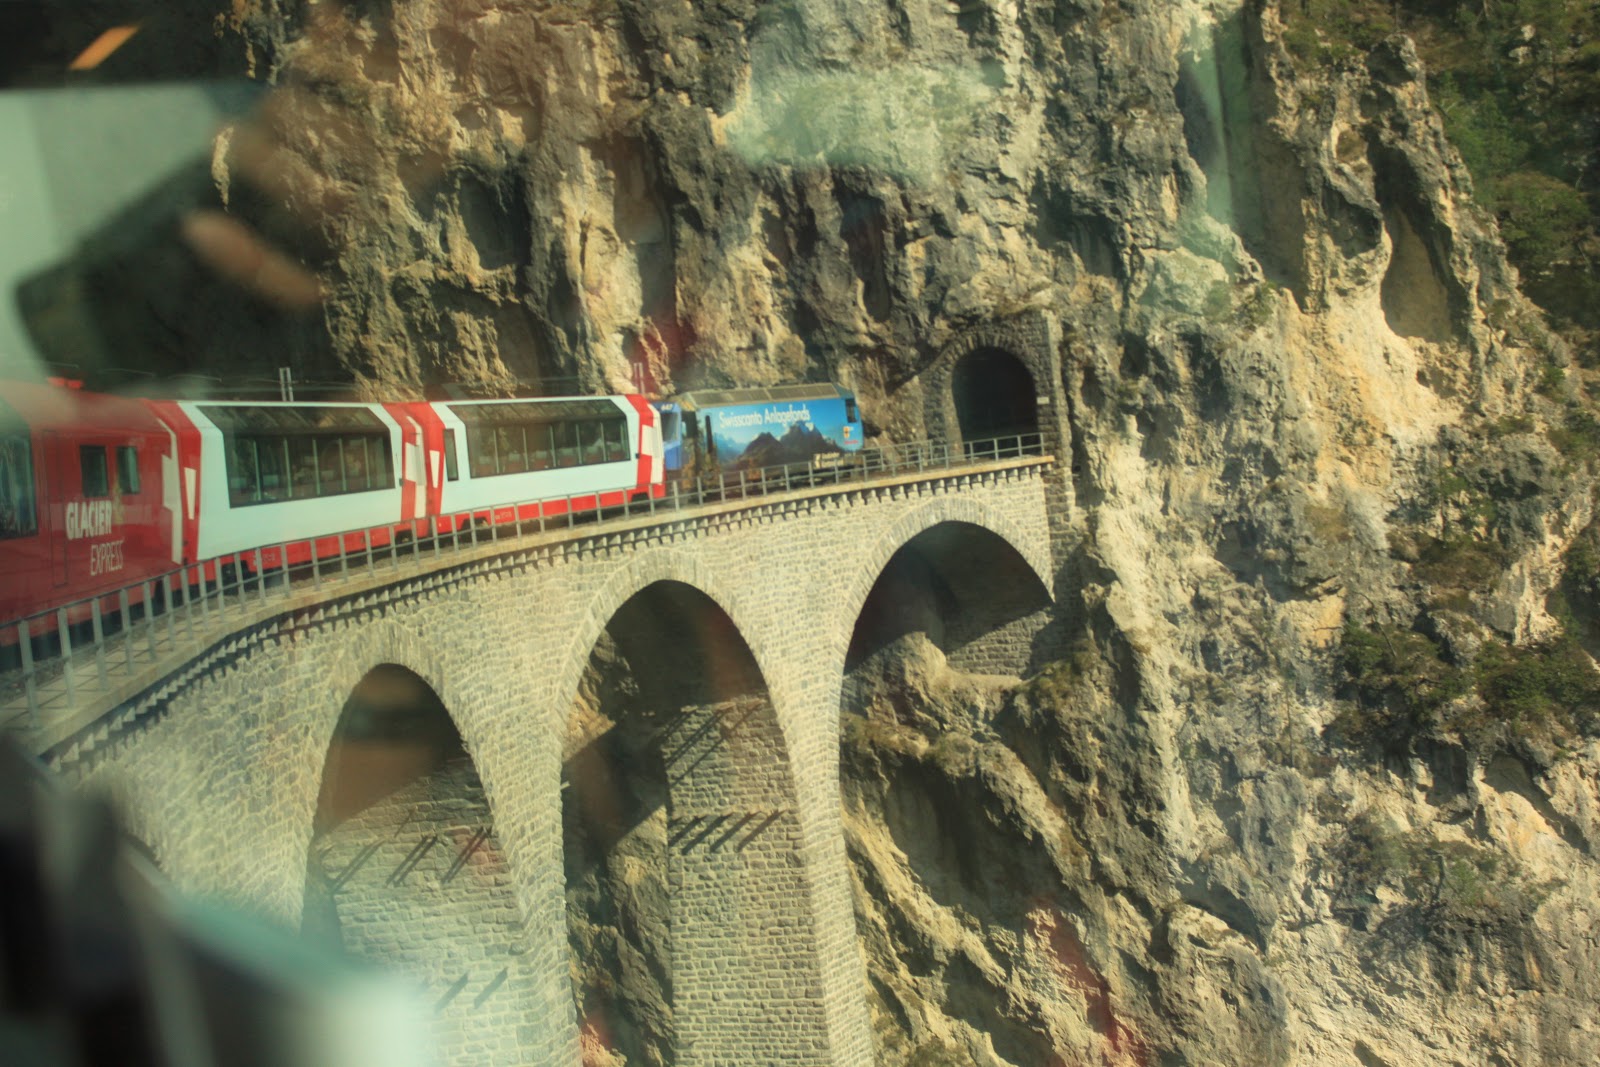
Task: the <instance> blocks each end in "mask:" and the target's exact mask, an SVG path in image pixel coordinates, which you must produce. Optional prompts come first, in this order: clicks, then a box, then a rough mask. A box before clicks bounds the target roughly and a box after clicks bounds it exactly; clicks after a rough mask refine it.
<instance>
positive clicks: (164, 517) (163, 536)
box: [0, 382, 176, 643]
mask: <svg viewBox="0 0 1600 1067" xmlns="http://www.w3.org/2000/svg"><path fill="white" fill-rule="evenodd" d="M175 447H176V446H175V442H174V440H173V437H172V434H171V433H169V431H168V428H167V427H166V426H165V425H163V424H162V423H161V421H160V420H159V419H157V418H156V417H155V415H154V414H153V413H152V412H151V411H150V409H149V408H148V407H146V406H145V405H144V404H142V403H140V402H139V401H136V400H128V399H124V398H120V397H112V396H101V395H97V394H93V393H85V392H80V391H76V390H69V389H60V388H56V387H54V386H48V385H34V384H31V383H21V382H7V383H6V384H5V386H4V388H3V390H0V620H11V619H18V618H22V617H24V616H27V615H30V614H33V613H35V612H38V611H40V610H43V609H45V608H51V607H59V606H62V605H65V604H69V603H73V602H75V601H82V600H83V599H84V598H87V597H93V596H95V595H97V594H104V593H112V592H116V591H117V590H119V589H123V588H127V587H129V586H133V587H135V588H134V590H133V593H132V596H133V598H134V599H135V600H137V599H138V597H139V595H140V594H139V591H138V588H137V587H138V584H139V583H140V582H142V581H144V580H146V579H150V578H155V577H157V576H159V575H161V574H164V573H167V572H169V571H171V570H172V569H173V567H174V566H176V556H175V554H174V537H173V529H174V514H175V512H174V506H175V503H176V501H175V498H174V497H173V495H172V494H171V492H170V491H169V490H170V487H171V486H172V485H173V483H172V481H171V479H170V477H169V476H168V475H169V473H170V472H171V470H172V469H173V466H174V464H173V459H174V453H175ZM89 614H90V609H89V608H88V607H86V606H83V605H77V606H75V607H74V608H73V610H72V611H71V612H70V613H69V621H71V622H73V623H78V622H82V621H84V619H86V618H88V616H89ZM8 631H9V632H8V633H7V634H5V635H4V636H3V637H0V641H3V642H4V643H11V642H14V641H15V640H16V633H15V630H14V628H8Z"/></svg>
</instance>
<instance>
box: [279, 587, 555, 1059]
mask: <svg viewBox="0 0 1600 1067" xmlns="http://www.w3.org/2000/svg"><path fill="white" fill-rule="evenodd" d="M336 632H337V633H338V635H339V637H340V647H338V648H337V649H336V650H335V653H334V657H333V658H334V659H335V663H334V664H333V665H332V668H331V670H330V671H329V675H330V688H329V690H327V691H328V692H331V693H332V694H334V695H336V696H337V695H340V694H341V693H342V694H345V695H347V699H346V700H345V701H342V702H340V703H338V704H336V705H335V707H336V708H337V713H336V714H331V715H327V714H318V717H317V719H316V722H315V726H314V730H313V735H314V737H315V739H316V740H315V741H314V742H312V743H313V744H316V745H317V746H318V748H317V751H318V758H317V762H316V766H317V767H318V768H319V773H318V774H317V775H316V776H315V777H314V778H312V779H311V786H312V789H313V793H312V796H311V810H310V811H309V812H308V813H307V816H308V817H307V818H305V819H303V820H301V823H302V825H304V826H306V828H307V832H306V834H305V840H304V844H303V849H302V852H301V855H302V857H303V858H304V859H303V862H304V868H303V870H304V885H305V893H304V897H303V899H304V902H305V903H304V906H303V908H302V910H301V915H300V921H301V927H302V930H303V931H304V932H305V934H306V935H307V936H308V937H312V938H314V939H315V940H317V941H318V942H319V943H321V944H324V945H342V947H343V948H344V949H345V951H346V952H348V953H349V954H350V955H351V956H353V957H355V958H357V959H361V960H363V961H366V962H369V963H376V964H379V965H382V966H385V967H387V968H390V969H393V970H395V971H396V972H397V973H399V974H401V975H403V976H404V977H405V978H407V979H408V980H410V981H411V982H413V983H414V984H415V985H416V986H417V988H418V989H419V995H420V996H421V997H422V998H424V1000H425V1002H430V1003H431V1006H432V1008H433V1012H432V1016H433V1020H434V1027H435V1034H434V1036H435V1039H436V1041H437V1042H438V1045H439V1052H440V1054H441V1057H442V1059H443V1061H444V1062H446V1063H451V1064H460V1065H463V1067H464V1065H466V1064H474V1065H476V1064H491V1065H501V1064H505V1065H510V1064H515V1063H520V1062H524V1059H523V1053H524V1051H525V1050H522V1049H521V1048H520V1045H521V1043H522V1042H521V1040H520V1036H519V1035H520V1031H521V1030H522V1029H523V1028H525V1027H526V1026H527V1022H528V1019H529V1018H531V1017H538V1016H539V1015H540V1014H542V998H541V989H540V988H539V982H538V979H537V976H536V975H534V974H533V973H531V972H530V971H529V969H527V968H525V967H523V966H522V965H521V962H520V961H521V959H522V957H523V956H525V955H526V953H527V952H528V949H529V944H528V929H529V923H528V921H527V914H526V910H525V907H524V905H523V901H522V898H521V894H520V892H519V890H520V885H521V882H522V881H523V879H521V878H519V877H517V874H516V872H515V871H514V870H513V866H514V864H513V857H512V856H511V855H510V854H509V853H510V850H506V851H505V852H502V850H501V840H500V828H499V826H498V825H497V824H498V822H499V815H500V809H499V807H498V805H497V804H496V803H495V788H496V787H495V784H494V783H493V782H492V781H491V780H490V775H489V774H488V773H486V772H484V770H483V764H484V763H487V764H488V765H489V766H491V767H494V766H497V765H498V763H499V761H500V754H499V753H498V752H497V751H496V750H495V748H494V747H493V746H490V745H487V744H485V743H484V742H483V740H482V737H481V728H482V724H481V723H480V721H479V716H480V715H481V714H482V712H483V710H484V709H482V708H480V707H479V706H478V705H476V704H474V703H471V702H468V701H469V700H470V698H469V697H468V696H467V694H468V693H470V692H472V691H473V689H472V688H471V683H472V679H471V678H470V677H466V676H464V675H465V672H464V671H461V670H457V671H452V672H449V673H446V672H445V670H444V664H443V663H441V661H440V658H439V656H438V655H437V654H436V653H435V652H434V651H433V649H432V648H430V647H429V643H428V642H425V641H424V640H422V635H421V634H419V633H416V632H414V631H412V630H411V629H410V628H408V627H405V626H403V625H401V624H399V623H396V622H394V621H391V620H382V619H374V620H369V621H368V622H367V624H366V625H364V626H362V627H351V628H341V629H340V630H338V631H336ZM411 664H418V665H420V666H421V667H422V670H416V669H415V668H413V667H412V666H411ZM363 668H365V669H363ZM375 678H382V679H386V680H387V682H386V684H390V685H399V686H402V687H406V688H405V689H403V690H402V691H401V692H400V693H399V694H398V695H397V697H396V698H395V699H396V700H398V701H399V702H401V703H403V702H405V701H406V700H411V699H416V700H419V701H422V702H423V703H424V704H425V705H426V706H425V707H423V708H420V709H414V710H416V711H418V712H419V716H418V717H414V719H413V721H414V722H416V723H418V724H420V725H421V726H422V727H423V728H424V730H425V731H426V735H425V736H422V737H420V738H419V736H416V735H413V736H410V737H408V738H405V739H403V740H401V742H400V743H398V744H394V745H382V744H380V745H375V746H373V749H374V751H376V752H377V753H379V754H380V756H386V757H389V760H388V762H387V765H386V763H385V762H384V761H383V760H382V759H380V761H379V762H377V763H374V762H371V760H370V755H371V753H370V752H369V753H368V757H367V759H368V762H366V763H365V765H364V766H363V767H362V770H363V771H365V772H367V773H376V774H383V773H385V772H394V771H395V770H396V769H397V768H396V766H395V765H394V762H393V758H394V757H396V756H397V755H398V757H399V758H401V759H410V760H411V761H412V762H413V763H414V765H413V766H409V767H405V768H403V769H401V770H400V773H398V774H394V775H393V777H392V778H391V779H390V780H389V781H387V782H384V783H382V784H381V786H380V787H379V788H377V789H376V790H373V791H371V792H370V794H369V795H366V796H360V797H358V800H359V803H357V804H354V805H352V806H351V807H349V808H346V809H342V810H340V809H337V796H338V794H337V793H336V791H335V789H334V786H335V784H336V783H334V782H332V781H330V776H331V775H335V774H336V773H337V768H338V766H339V764H340V762H341V761H346V762H347V766H348V765H349V763H348V761H349V759H350V753H349V752H348V751H347V750H348V749H349V746H350V744H351V738H350V737H348V736H346V731H347V729H348V728H349V727H350V725H351V723H352V722H353V721H354V720H355V719H357V718H359V717H360V714H361V709H360V708H359V707H358V704H359V702H360V698H361V694H362V693H363V690H364V687H367V686H369V685H370V683H371V682H372V680H373V679H375ZM352 679H353V680H352ZM346 685H347V686H348V688H344V689H341V688H337V687H340V686H346ZM452 700H455V701H456V702H457V703H455V704H454V705H452V703H451V701H452ZM329 703H331V702H329ZM382 705H383V701H382V700H381V699H380V700H379V709H378V710H375V711H373V712H371V715H372V719H373V722H374V723H375V724H377V725H380V726H388V725H392V721H391V722H389V723H386V722H385V721H384V715H386V714H393V713H394V710H395V709H394V707H392V706H391V707H388V708H386V709H385V708H383V706H382ZM313 706H314V707H316V708H317V710H318V712H320V711H321V708H322V706H323V705H322V702H318V703H317V704H315V705H313ZM341 742H343V745H342V747H341ZM429 745H433V746H436V747H435V750H434V751H433V752H430V753H418V752H411V753H407V752H406V750H407V749H408V748H427V747H428V746H429ZM419 756H420V757H421V758H419ZM325 804H327V805H329V807H324V805H325ZM319 815H322V816H325V818H324V819H323V821H322V824H321V825H320V826H319V825H318V817H319ZM351 920H353V922H352V921H351Z"/></svg>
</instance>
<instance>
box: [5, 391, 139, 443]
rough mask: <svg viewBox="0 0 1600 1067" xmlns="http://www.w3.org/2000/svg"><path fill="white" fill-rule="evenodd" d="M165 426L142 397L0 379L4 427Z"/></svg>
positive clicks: (120, 427) (70, 428)
mask: <svg viewBox="0 0 1600 1067" xmlns="http://www.w3.org/2000/svg"><path fill="white" fill-rule="evenodd" d="M24 427H26V428H27V429H29V430H84V429H95V430H137V431H142V432H159V431H162V430H163V429H164V427H163V426H162V424H161V421H160V420H159V419H157V418H156V417H155V415H154V413H152V412H151V411H150V409H149V408H148V407H146V406H145V405H144V404H143V403H142V402H141V401H138V400H134V399H132V398H130V397H125V396H115V395H112V394H109V393H92V392H89V391H87V390H83V389H64V388H62V387H61V386H58V385H48V384H45V383H43V382H23V381H0V430H9V431H11V432H13V433H15V432H17V431H19V430H21V429H23V428H24Z"/></svg>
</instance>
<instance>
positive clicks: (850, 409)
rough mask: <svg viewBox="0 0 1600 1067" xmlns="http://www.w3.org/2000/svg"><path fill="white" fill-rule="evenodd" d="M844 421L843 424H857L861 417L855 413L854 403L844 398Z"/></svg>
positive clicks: (851, 399) (852, 400)
mask: <svg viewBox="0 0 1600 1067" xmlns="http://www.w3.org/2000/svg"><path fill="white" fill-rule="evenodd" d="M844 421H845V422H859V421H861V416H860V415H859V414H857V412H856V402H855V400H854V399H853V398H851V397H846V398H845V401H844Z"/></svg>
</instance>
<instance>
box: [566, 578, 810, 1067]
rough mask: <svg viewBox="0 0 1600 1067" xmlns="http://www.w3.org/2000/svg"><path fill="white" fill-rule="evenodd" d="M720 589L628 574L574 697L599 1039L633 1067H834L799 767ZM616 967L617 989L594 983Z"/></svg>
mask: <svg viewBox="0 0 1600 1067" xmlns="http://www.w3.org/2000/svg"><path fill="white" fill-rule="evenodd" d="M686 579H687V580H686ZM707 579H709V580H707ZM706 586H710V587H711V589H712V590H713V591H712V592H708V591H707V589H706V588H705V587H706ZM717 586H718V583H717V581H716V579H715V578H714V577H713V576H710V575H707V574H705V573H704V572H703V571H702V570H701V569H700V568H698V567H696V566H695V565H694V564H693V563H692V561H689V560H686V559H684V558H682V557H681V556H678V555H677V554H674V553H656V554H652V558H648V559H641V560H639V561H636V563H635V564H634V565H630V566H628V567H625V568H623V569H622V571H620V572H619V573H617V574H615V575H613V576H612V577H611V579H610V581H608V582H607V583H606V586H605V589H604V590H603V591H602V592H601V593H600V594H599V595H598V596H597V598H596V600H595V607H594V609H593V610H592V611H591V613H590V615H591V617H590V620H589V624H588V625H586V627H585V632H584V633H583V634H580V635H579V639H580V640H582V639H583V638H585V637H587V636H588V635H589V634H590V633H592V634H593V643H592V644H591V645H590V646H589V647H588V648H587V649H585V653H586V655H585V661H586V662H590V655H592V656H593V660H592V663H593V664H594V666H593V667H592V668H591V669H590V671H589V673H588V675H587V678H585V677H584V676H583V675H582V674H581V673H580V674H579V675H578V676H577V677H572V678H571V685H570V687H569V685H568V679H567V678H563V680H562V683H561V688H560V690H559V692H560V693H561V694H562V698H561V699H560V700H559V701H558V704H557V706H558V707H561V708H565V709H570V710H568V711H567V712H566V714H567V715H568V716H569V722H572V723H574V724H576V725H574V726H571V727H569V729H568V731H566V732H565V734H564V736H565V737H566V738H567V741H566V744H565V746H564V752H563V757H564V767H565V770H566V777H565V779H564V781H563V786H562V797H563V808H564V820H563V821H564V830H563V842H564V851H565V854H566V858H567V885H566V890H567V901H566V903H567V909H568V913H567V920H568V930H569V936H570V937H571V939H572V945H571V952H572V960H573V963H574V966H573V972H574V974H575V975H576V978H577V981H576V985H575V988H574V993H575V995H576V997H577V1001H578V1004H577V1009H578V1014H579V1020H580V1027H581V1028H582V1033H581V1038H582V1041H583V1043H584V1045H585V1046H586V1047H588V1046H599V1047H604V1048H610V1049H614V1050H616V1051H620V1052H622V1053H623V1054H625V1055H626V1056H627V1057H628V1059H629V1062H634V1060H635V1059H636V1058H638V1059H642V1060H653V1059H656V1058H675V1059H676V1060H677V1062H683V1063H701V1062H703V1063H711V1062H738V1061H742V1060H746V1059H754V1060H758V1061H760V1062H767V1063H775V1064H777V1063H810V1062H819V1061H820V1060H821V1059H824V1058H826V1045H827V1036H826V1034H827V1026H826V1020H825V1018H824V1017H823V1007H822V1005H821V1004H820V1003H819V1002H818V1000H817V997H816V995H815V990H816V988H817V987H818V986H819V985H820V982H821V974H820V969H819V966H818V962H817V955H816V943H817V931H816V930H815V928H814V918H813V914H812V909H811V893H810V885H809V874H808V871H807V870H806V868H805V864H804V855H803V851H804V850H803V848H802V842H801V837H802V821H803V820H802V819H801V817H800V812H799V808H800V803H799V800H798V792H797V789H796V782H795V772H794V768H793V766H792V760H791V754H790V747H789V744H788V741H787V737H786V734H785V731H784V730H783V729H782V726H781V724H780V722H779V717H778V712H777V708H776V707H775V706H774V702H773V697H772V693H771V689H770V687H769V684H768V675H767V674H766V673H765V671H764V669H763V665H762V664H761V663H760V661H759V659H758V655H757V649H756V642H753V641H752V640H751V639H750V637H749V636H748V635H747V631H746V630H744V629H743V628H741V625H740V622H739V621H738V620H736V619H735V618H734V616H733V615H732V614H730V613H729V612H728V610H727V607H726V605H727V599H726V597H725V596H719V595H717V593H719V592H721V590H719V589H718V588H717ZM597 623H598V624H603V625H596V624H597ZM574 658H575V657H574ZM572 665H573V664H572V662H571V661H569V662H568V664H567V667H568V668H569V669H568V670H567V671H566V674H567V675H568V676H571V675H572V674H573V673H574V672H572V671H571V670H570V667H571V666H572ZM608 694H609V696H608ZM580 698H581V699H580ZM613 967H615V968H616V969H617V970H618V971H620V973H621V978H620V980H619V981H617V982H615V983H611V982H601V981H596V980H594V979H595V978H597V977H598V975H599V973H600V972H601V971H606V972H607V973H608V974H609V970H610V969H611V968H613ZM591 972H594V973H593V974H591Z"/></svg>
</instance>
